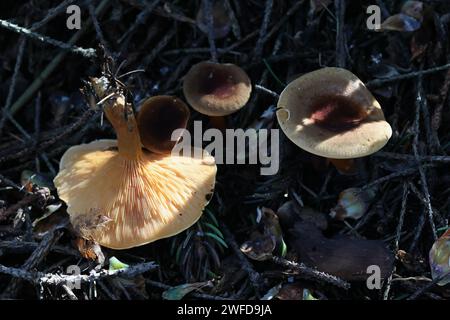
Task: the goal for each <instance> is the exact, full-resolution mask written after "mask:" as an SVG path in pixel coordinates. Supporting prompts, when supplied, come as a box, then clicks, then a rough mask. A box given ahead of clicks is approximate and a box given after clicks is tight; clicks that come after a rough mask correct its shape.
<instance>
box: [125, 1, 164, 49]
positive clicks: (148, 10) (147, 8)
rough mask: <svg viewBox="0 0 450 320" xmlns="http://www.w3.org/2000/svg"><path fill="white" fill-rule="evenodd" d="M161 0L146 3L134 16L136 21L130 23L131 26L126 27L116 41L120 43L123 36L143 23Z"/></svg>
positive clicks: (129, 33)
mask: <svg viewBox="0 0 450 320" xmlns="http://www.w3.org/2000/svg"><path fill="white" fill-rule="evenodd" d="M160 2H161V0H153V2H152V3H150V4H146V5H145V6H144V7H143V8H142V9H143V10H142V11H141V12H140V13H139V14H138V16H137V17H136V21H135V22H134V23H133V24H132V25H131V27H129V28H128V30H127V32H125V33H124V34H123V35H122V36H121V37H120V39H119V40H118V41H117V43H121V42H122V41H123V40H124V39H125V38H127V37H128V36H129V35H131V34H133V33H134V32H135V30H136V29H137V27H138V26H139V25H141V24H143V23H144V22H145V21H146V20H147V18H148V16H149V15H150V13H152V11H153V10H154V9H155V8H156V6H157V5H158V4H159V3H160Z"/></svg>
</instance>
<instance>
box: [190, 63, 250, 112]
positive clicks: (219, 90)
mask: <svg viewBox="0 0 450 320" xmlns="http://www.w3.org/2000/svg"><path fill="white" fill-rule="evenodd" d="M183 91H184V96H185V97H186V100H187V102H188V103H189V104H190V105H191V106H192V108H194V109H195V110H197V111H198V112H200V113H202V114H205V115H208V116H226V115H229V114H232V113H234V112H236V111H238V110H239V109H241V108H242V107H243V106H244V105H245V104H246V103H247V101H248V99H249V98H250V93H251V91H252V87H251V82H250V79H249V77H248V76H247V74H246V73H245V71H244V70H242V69H241V68H239V67H238V66H236V65H234V64H230V63H225V64H220V63H214V62H206V61H205V62H200V63H198V64H196V65H194V66H193V67H192V68H191V69H190V70H189V72H188V73H187V74H186V76H185V78H184V81H183Z"/></svg>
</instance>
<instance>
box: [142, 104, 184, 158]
mask: <svg viewBox="0 0 450 320" xmlns="http://www.w3.org/2000/svg"><path fill="white" fill-rule="evenodd" d="M189 114H190V112H189V108H188V107H187V105H186V104H185V103H184V102H183V101H181V99H179V98H177V97H172V96H155V97H151V98H148V99H147V100H145V101H144V103H143V104H142V106H141V109H140V110H139V113H138V115H137V118H136V121H137V125H138V128H139V135H140V137H141V142H142V145H143V146H144V147H145V148H146V149H147V150H150V151H153V152H156V153H168V152H170V151H171V150H172V148H173V147H174V146H175V144H176V143H177V140H178V139H179V138H180V136H178V137H172V134H173V132H174V131H175V130H176V129H184V128H186V125H187V122H188V120H189ZM172 139H173V140H172Z"/></svg>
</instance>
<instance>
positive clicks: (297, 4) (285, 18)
mask: <svg viewBox="0 0 450 320" xmlns="http://www.w3.org/2000/svg"><path fill="white" fill-rule="evenodd" d="M303 2H304V1H303V0H299V1H296V2H295V4H294V5H293V6H292V7H291V8H290V9H289V10H288V11H287V12H286V13H285V14H284V15H283V17H282V18H281V19H280V20H279V21H278V22H277V23H276V24H275V25H274V26H273V27H272V29H271V30H270V31H269V32H268V33H267V35H266V39H265V40H264V41H267V40H268V39H270V37H272V36H273V35H274V34H275V33H276V32H277V31H278V30H279V29H280V28H281V27H282V26H283V25H284V24H285V23H286V22H287V21H288V19H289V18H290V17H291V16H292V15H293V14H294V13H296V12H297V10H298V9H300V6H301V5H302V4H303Z"/></svg>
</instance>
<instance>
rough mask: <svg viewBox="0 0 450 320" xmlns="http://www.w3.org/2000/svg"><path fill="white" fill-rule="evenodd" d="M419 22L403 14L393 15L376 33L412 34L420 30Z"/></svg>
mask: <svg viewBox="0 0 450 320" xmlns="http://www.w3.org/2000/svg"><path fill="white" fill-rule="evenodd" d="M420 26H421V23H420V21H419V20H417V19H415V18H413V17H410V16H408V15H406V14H404V13H399V14H394V15H393V16H390V17H389V18H387V19H386V20H384V22H383V23H382V24H381V26H380V29H378V30H377V31H400V32H413V31H416V30H418V29H419V28H420Z"/></svg>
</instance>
